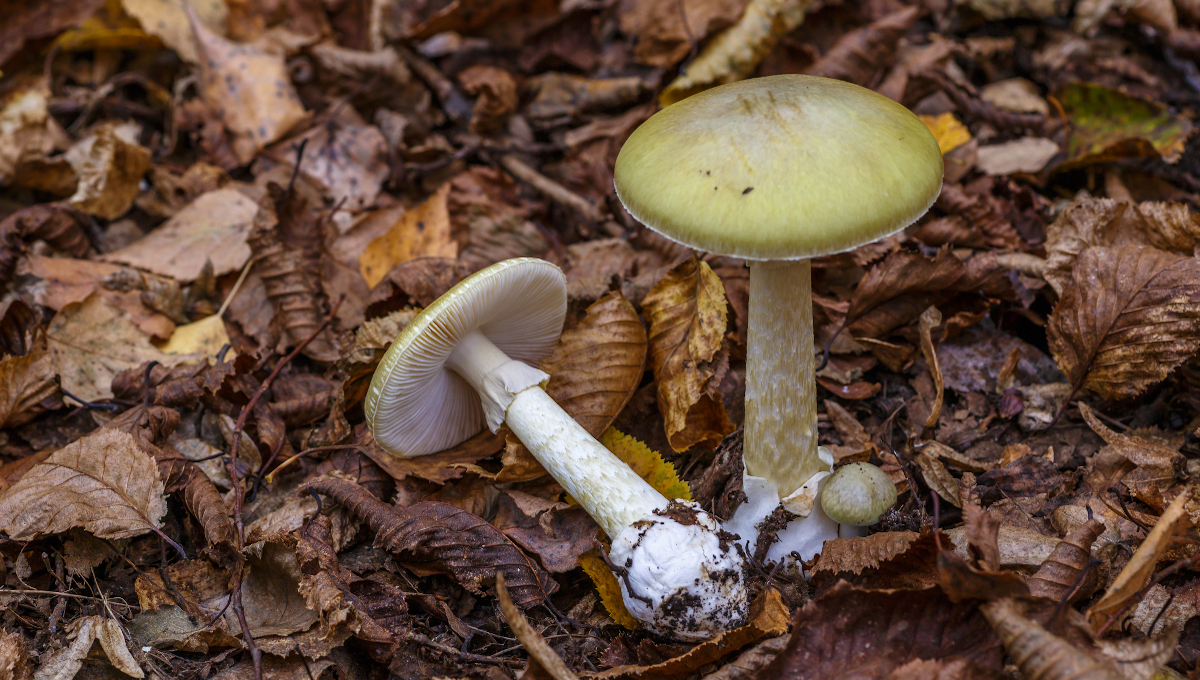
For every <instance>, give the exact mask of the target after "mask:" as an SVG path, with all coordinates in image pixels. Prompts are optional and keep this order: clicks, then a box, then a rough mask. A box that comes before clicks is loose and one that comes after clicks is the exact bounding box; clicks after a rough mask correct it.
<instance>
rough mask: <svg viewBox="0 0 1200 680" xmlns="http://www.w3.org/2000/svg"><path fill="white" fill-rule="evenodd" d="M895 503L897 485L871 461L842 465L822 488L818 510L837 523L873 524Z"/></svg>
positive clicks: (861, 525)
mask: <svg viewBox="0 0 1200 680" xmlns="http://www.w3.org/2000/svg"><path fill="white" fill-rule="evenodd" d="M895 502H896V485H895V484H893V483H892V480H891V478H889V477H888V476H887V473H886V472H884V471H883V470H880V469H879V468H877V467H875V466H874V465H871V464H870V463H850V464H848V465H843V466H842V467H840V468H838V469H837V470H835V471H834V472H833V474H832V475H830V476H829V478H828V479H826V480H825V486H824V487H823V488H822V489H821V509H822V510H824V511H825V514H826V515H829V518H830V519H832V520H833V521H835V522H837V523H838V524H852V525H854V526H860V527H863V526H867V525H868V524H874V523H876V522H878V521H879V517H880V516H881V515H883V513H885V512H887V510H888V508H890V507H892V504H894V503H895Z"/></svg>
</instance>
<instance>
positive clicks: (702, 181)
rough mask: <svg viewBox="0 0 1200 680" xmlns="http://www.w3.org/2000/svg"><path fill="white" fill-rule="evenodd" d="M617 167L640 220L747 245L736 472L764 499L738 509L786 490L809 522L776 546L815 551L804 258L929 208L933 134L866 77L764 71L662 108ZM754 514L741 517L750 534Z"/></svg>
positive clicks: (937, 157)
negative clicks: (742, 413) (741, 425)
mask: <svg viewBox="0 0 1200 680" xmlns="http://www.w3.org/2000/svg"><path fill="white" fill-rule="evenodd" d="M614 180H615V184H616V190H617V196H618V197H619V198H620V200H621V202H622V203H623V204H624V205H625V207H626V209H628V210H629V212H630V214H631V215H633V216H634V217H635V218H636V219H637V220H639V221H640V222H642V223H643V224H645V225H646V226H647V227H649V228H651V229H654V230H655V231H658V232H660V233H662V234H663V235H665V236H667V237H668V238H671V239H674V240H676V241H679V242H681V243H683V244H685V245H688V246H691V247H693V248H698V249H701V250H706V251H709V252H712V253H716V254H719V255H730V256H735V257H741V258H745V259H747V260H751V263H750V302H749V311H748V315H747V316H748V326H747V342H746V418H745V438H744V447H743V456H744V460H745V468H744V469H745V484H744V486H745V488H746V489H747V490H748V491H747V493H748V495H752V494H750V491H749V490H751V489H755V488H757V489H760V490H762V491H763V493H764V494H765V496H764V497H767V498H769V499H770V500H769V501H761V500H760V502H755V500H756V499H755V498H753V497H752V498H751V499H750V500H751V502H749V503H746V504H744V505H743V507H745V508H747V509H746V510H744V511H743V510H742V509H741V508H739V510H738V512H739V513H742V514H745V513H749V512H751V511H750V509H749V508H750V507H754V508H758V509H759V510H761V508H763V507H766V506H767V505H771V504H772V503H779V504H782V505H783V506H784V508H785V509H787V510H788V511H790V512H792V513H794V514H796V515H798V516H799V517H801V518H803V519H801V520H797V521H798V522H804V521H809V523H810V524H812V525H813V526H811V527H805V528H804V529H803V530H802V531H800V530H797V531H795V532H793V536H794V537H795V538H796V540H797V541H798V542H797V543H795V544H788V541H789V540H790V538H787V539H785V537H784V534H783V533H781V534H780V539H781V542H780V543H779V544H776V545H775V546H773V548H772V551H773V552H776V553H780V552H781V553H782V554H788V553H789V552H791V551H796V552H798V553H799V554H801V556H802V557H803V558H805V559H807V558H808V557H811V556H812V555H813V554H815V553H816V552H819V551H820V548H821V544H822V541H823V540H824V539H825V538H832V537H834V536H836V535H837V533H836V529H837V525H836V524H835V523H834V522H832V521H830V520H829V518H827V517H825V515H824V513H823V512H821V510H820V507H819V505H817V503H816V501H817V496H818V495H819V494H820V488H821V484H822V483H823V477H824V476H825V475H827V474H828V472H829V469H830V468H829V464H828V463H827V462H824V461H822V460H821V457H820V455H819V454H818V451H817V424H816V423H817V404H816V380H815V364H814V359H813V355H814V347H813V331H812V287H811V286H812V284H811V274H810V266H809V262H808V258H812V257H816V256H820V255H829V254H833V253H838V252H842V251H846V250H850V249H852V248H855V247H857V246H860V245H863V244H865V243H869V242H871V241H874V240H877V239H879V238H882V237H884V236H887V235H890V234H893V233H895V232H897V231H899V230H901V229H903V228H904V227H906V226H908V225H909V224H911V223H912V222H913V221H914V220H916V219H917V218H918V217H920V216H921V215H922V214H923V213H924V212H925V211H926V210H928V209H929V206H930V205H932V204H933V202H934V200H936V199H937V196H938V193H939V191H940V189H941V183H942V156H941V151H940V149H939V148H938V144H937V141H936V140H935V139H934V138H933V135H932V134H931V133H930V132H929V130H928V128H926V127H925V125H924V123H922V122H921V121H920V119H918V118H917V117H916V116H914V115H913V114H912V113H911V112H909V111H908V110H907V109H905V108H904V107H903V106H901V105H900V104H897V103H896V102H894V101H892V100H890V99H888V98H887V97H884V96H882V95H879V94H876V93H874V92H872V91H870V90H868V89H866V88H862V87H859V86H857V85H852V84H849V83H844V82H841V81H837V80H831V79H828V78H819V77H814V76H802V75H781V76H771V77H767V78H756V79H752V80H745V81H741V82H737V83H731V84H728V85H722V86H719V87H715V88H712V89H710V90H707V91H705V92H702V93H700V94H697V95H694V96H692V97H689V98H687V99H684V100H682V101H680V102H678V103H676V104H673V105H671V106H669V107H667V108H665V109H663V110H662V111H659V112H658V113H656V114H655V115H654V116H652V117H651V118H650V119H649V120H647V121H646V122H645V123H643V124H642V125H641V126H640V127H639V128H638V129H637V130H635V131H634V132H633V134H632V135H630V137H629V139H628V141H626V142H625V145H624V146H623V147H622V149H621V152H620V154H618V156H617V162H616V168H615V170H614ZM752 478H757V480H755V479H752ZM759 481H761V482H763V483H761V484H760V483H758V482H759ZM769 487H774V493H771V489H770V488H769ZM774 499H778V500H774ZM755 512H758V511H757V510H756V511H755ZM810 515H811V517H810ZM761 518H762V517H761V516H757V515H756V516H755V517H753V518H750V517H744V516H743V517H741V518H740V519H739V518H738V517H737V516H735V518H734V520H735V521H734V524H736V525H738V526H739V529H738V531H739V533H741V534H743V535H742V537H743V538H744V539H745V538H747V536H745V535H744V532H745V527H747V526H751V527H753V526H755V525H756V524H757V523H758V522H759V521H760V520H761ZM796 523H797V522H793V523H792V524H793V525H795V524H796ZM789 530H790V529H789Z"/></svg>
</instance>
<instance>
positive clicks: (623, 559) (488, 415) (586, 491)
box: [364, 258, 749, 640]
mask: <svg viewBox="0 0 1200 680" xmlns="http://www.w3.org/2000/svg"><path fill="white" fill-rule="evenodd" d="M566 310H567V283H566V278H565V277H564V276H563V274H562V271H561V270H559V268H558V267H556V266H554V265H553V264H550V263H549V262H544V261H542V260H538V259H534V258H517V259H512V260H506V261H504V262H499V263H497V264H494V265H492V266H490V267H488V268H486V269H484V270H482V271H479V272H477V273H475V274H473V275H471V276H469V277H467V278H466V279H464V280H463V281H461V282H460V283H459V284H458V285H456V286H454V287H453V288H451V289H450V290H449V291H448V292H447V293H446V294H445V295H443V296H442V297H440V298H438V299H437V300H435V301H434V302H433V304H431V305H429V306H428V307H426V308H425V310H424V311H422V312H421V313H420V314H418V315H417V316H416V318H414V319H413V321H412V322H411V323H410V324H409V325H408V326H407V327H405V329H404V330H403V331H402V332H401V333H400V335H399V336H398V337H397V338H396V340H395V342H393V343H392V346H391V347H390V348H389V349H388V351H387V354H385V355H384V357H383V359H382V360H381V361H380V362H379V368H378V369H376V371H375V375H374V377H373V378H372V380H371V388H370V390H369V391H368V393H367V398H366V402H365V404H364V411H365V413H366V416H367V421H368V422H369V423H370V424H371V431H372V433H373V434H374V436H375V441H376V442H377V443H378V444H379V445H380V446H381V447H383V449H384V450H386V451H388V452H389V453H392V454H394V455H397V456H402V457H411V456H420V455H424V454H428V453H434V452H436V451H440V450H442V449H444V448H446V447H449V446H453V445H455V444H457V443H459V442H461V441H463V440H465V439H467V438H468V437H470V436H472V435H474V434H475V433H477V432H478V431H479V430H481V429H482V428H483V427H484V425H485V424H486V425H487V427H488V428H490V429H491V430H492V431H493V432H495V431H497V430H498V429H499V428H500V426H501V425H506V426H507V427H508V428H509V429H510V430H511V431H512V433H513V434H514V435H516V436H517V438H518V439H520V440H521V442H522V443H523V444H524V445H525V447H526V448H527V449H528V450H529V452H530V453H531V454H533V456H534V458H536V459H537V460H538V462H539V463H541V464H542V467H544V468H546V471H547V472H549V473H550V475H551V476H552V477H554V479H555V480H556V481H557V482H558V483H559V484H561V485H562V487H563V488H564V489H566V491H567V493H569V494H571V496H572V497H573V498H575V500H577V501H578V502H579V504H580V505H581V506H582V507H583V509H584V510H586V511H587V513H588V514H589V515H591V516H592V518H593V519H595V520H596V523H597V524H599V525H600V528H601V529H603V530H604V532H605V533H606V534H608V536H609V537H611V538H612V548H611V550H610V551H609V559H610V560H611V562H612V564H613V565H614V571H615V572H616V573H617V574H618V575H619V576H620V577H621V579H620V580H621V587H622V595H623V596H624V600H625V605H626V608H628V609H629V612H630V613H631V614H633V616H634V617H636V618H637V619H638V620H640V621H642V622H643V623H644V624H645V625H646V627H647V628H649V629H650V630H652V631H654V632H656V633H659V634H661V635H665V636H669V637H673V638H677V639H680V640H703V639H707V638H709V637H711V636H713V635H715V634H717V633H719V632H721V631H723V630H727V629H729V628H733V627H736V626H737V625H740V624H741V623H743V622H744V620H745V618H746V615H747V613H748V609H749V601H748V595H747V592H746V587H745V577H744V574H743V564H744V560H743V558H742V557H741V554H740V553H739V552H738V550H737V546H736V544H735V542H734V540H733V536H732V535H730V534H727V533H725V532H723V531H722V530H721V528H720V526H719V525H718V524H717V522H716V521H715V520H714V519H713V518H712V517H711V516H710V515H708V513H706V512H704V511H703V510H701V509H700V506H699V505H697V504H695V503H690V502H687V501H682V500H675V501H669V500H668V499H667V498H665V497H663V495H662V494H660V493H659V492H658V491H656V490H655V489H654V488H653V487H652V486H650V484H648V483H647V482H646V481H645V480H643V479H642V478H641V477H639V476H638V475H637V473H635V472H634V471H633V470H631V469H630V468H629V466H628V465H626V464H625V463H624V462H623V461H622V460H621V459H619V458H617V457H616V456H615V455H613V453H612V452H610V451H609V450H608V449H606V448H605V447H604V445H602V444H601V443H600V442H598V441H596V439H595V438H593V437H592V436H591V435H590V434H588V432H587V431H586V430H584V429H583V427H581V426H580V425H579V424H578V423H576V422H575V420H574V419H573V418H571V416H570V415H568V414H567V413H566V412H565V411H563V410H562V409H561V408H560V407H559V406H558V404H556V403H555V402H554V400H553V399H551V398H550V396H549V395H547V394H546V392H545V390H543V389H542V385H544V384H545V382H546V381H547V380H548V379H549V377H550V376H548V375H547V374H546V373H544V372H542V371H540V370H538V369H536V368H533V367H532V366H530V365H529V364H528V363H526V362H536V361H537V360H538V359H539V358H541V357H544V356H546V355H547V354H549V353H550V351H551V349H553V348H554V345H555V342H556V341H557V340H558V336H559V334H560V333H561V331H562V325H563V319H564V318H565V316H566Z"/></svg>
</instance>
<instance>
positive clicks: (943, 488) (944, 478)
mask: <svg viewBox="0 0 1200 680" xmlns="http://www.w3.org/2000/svg"><path fill="white" fill-rule="evenodd" d="M913 460H914V461H916V463H917V467H919V468H920V469H921V476H922V477H924V478H925V483H926V484H928V485H929V488H930V489H933V490H934V491H936V492H937V495H939V496H941V497H942V499H943V500H945V501H947V502H949V503H950V504H951V505H953V506H954V507H962V498H961V497H960V496H959V491H958V482H957V480H955V479H954V477H952V476H950V472H949V471H947V470H946V466H944V465H942V461H940V460H938V459H937V458H935V457H934V456H931V455H929V454H928V453H926V452H924V451H921V452H920V453H918V454H917V455H916V456H914V457H913Z"/></svg>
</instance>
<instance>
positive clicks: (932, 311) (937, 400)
mask: <svg viewBox="0 0 1200 680" xmlns="http://www.w3.org/2000/svg"><path fill="white" fill-rule="evenodd" d="M914 9H915V8H914ZM917 322H918V331H919V332H920V334H921V355H922V356H924V357H925V363H926V364H929V374H930V375H931V376H933V386H934V388H935V389H936V390H937V396H936V397H934V400H933V406H932V407H931V408H930V409H929V417H928V418H926V419H925V427H926V428H930V427H933V426H934V425H936V424H937V421H938V418H940V417H942V399H943V398H944V396H945V392H946V383H945V381H944V380H943V379H942V367H941V366H940V365H939V364H938V358H937V349H936V348H935V347H934V346H933V337H932V333H933V329H934V328H936V327H938V326H940V325H942V313H941V312H940V311H938V308H937V307H930V308H929V309H926V310H925V311H923V312H921V316H920V317H919V318H918V319H917Z"/></svg>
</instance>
